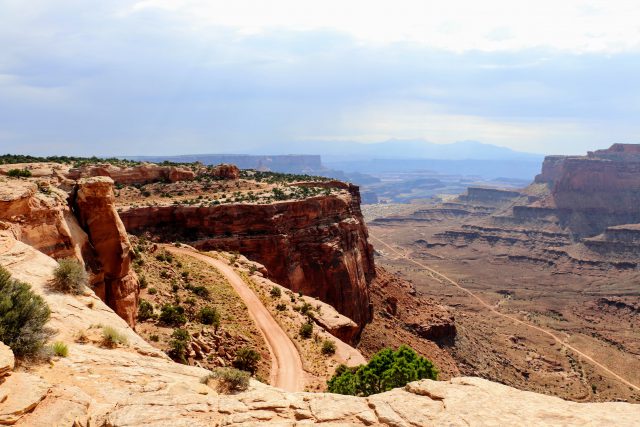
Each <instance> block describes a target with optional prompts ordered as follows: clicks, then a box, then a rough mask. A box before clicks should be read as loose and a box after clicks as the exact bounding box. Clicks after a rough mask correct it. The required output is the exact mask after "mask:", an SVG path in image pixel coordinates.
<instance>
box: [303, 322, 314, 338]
mask: <svg viewBox="0 0 640 427" xmlns="http://www.w3.org/2000/svg"><path fill="white" fill-rule="evenodd" d="M312 334H313V323H310V322H307V323H305V324H303V325H302V326H300V336H301V337H302V338H305V339H306V338H311V335H312Z"/></svg>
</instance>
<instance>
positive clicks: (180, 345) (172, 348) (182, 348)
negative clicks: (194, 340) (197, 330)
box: [167, 329, 191, 363]
mask: <svg viewBox="0 0 640 427" xmlns="http://www.w3.org/2000/svg"><path fill="white" fill-rule="evenodd" d="M189 341H191V336H190V335H189V332H188V331H187V330H186V329H175V330H174V331H173V333H172V334H171V341H169V351H168V352H167V353H168V354H169V356H170V357H171V358H172V359H173V360H175V361H178V362H180V363H187V358H186V355H187V348H188V346H189Z"/></svg>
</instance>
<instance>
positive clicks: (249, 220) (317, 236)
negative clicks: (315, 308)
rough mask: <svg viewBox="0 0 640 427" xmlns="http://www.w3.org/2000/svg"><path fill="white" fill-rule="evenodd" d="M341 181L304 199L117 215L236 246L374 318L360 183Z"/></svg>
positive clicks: (155, 230)
mask: <svg viewBox="0 0 640 427" xmlns="http://www.w3.org/2000/svg"><path fill="white" fill-rule="evenodd" d="M322 185H331V184H327V183H322ZM334 185H337V184H334ZM340 185H341V186H342V189H343V190H344V191H341V192H340V193H339V194H336V195H330V196H317V197H311V198H308V199H303V200H294V201H284V202H277V203H272V204H267V205H259V204H232V205H218V206H208V207H195V206H178V205H173V206H151V207H138V208H129V209H125V210H123V211H122V212H120V217H121V218H122V221H123V223H124V225H125V228H126V229H127V231H129V232H130V233H134V234H137V233H143V232H150V233H152V234H153V235H155V236H156V237H157V238H159V239H161V240H166V241H183V242H188V243H189V244H190V245H192V246H194V247H196V248H198V249H205V250H223V251H229V252H233V251H235V252H239V253H241V254H243V255H245V256H246V257H247V258H249V259H252V260H255V261H257V262H259V263H261V264H263V265H264V266H265V267H266V268H267V269H268V270H269V273H270V277H271V278H273V279H274V281H276V282H278V283H280V284H282V285H285V286H287V287H288V288H289V289H291V290H293V291H295V292H302V293H303V294H305V295H311V296H313V297H316V298H319V299H320V300H322V301H324V302H327V303H328V304H331V305H332V306H334V307H335V308H336V309H337V310H338V311H339V312H340V313H342V314H344V315H345V316H347V317H349V318H351V319H352V320H353V321H355V322H356V323H357V324H358V325H360V326H362V325H364V324H365V323H367V322H368V321H369V320H370V319H371V309H370V301H369V291H368V283H369V282H370V281H371V279H372V278H373V277H374V275H375V269H374V262H373V251H372V248H371V246H370V245H369V243H368V241H367V237H368V232H367V228H366V226H365V224H364V221H363V218H362V213H361V211H360V196H359V192H358V188H357V187H355V186H353V185H348V184H344V183H340Z"/></svg>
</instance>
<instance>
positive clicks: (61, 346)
mask: <svg viewBox="0 0 640 427" xmlns="http://www.w3.org/2000/svg"><path fill="white" fill-rule="evenodd" d="M51 349H52V350H53V354H55V355H56V356H59V357H67V356H68V355H69V347H67V345H66V344H65V343H63V342H62V341H56V342H54V343H53V345H52V346H51Z"/></svg>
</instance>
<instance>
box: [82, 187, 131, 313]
mask: <svg viewBox="0 0 640 427" xmlns="http://www.w3.org/2000/svg"><path fill="white" fill-rule="evenodd" d="M114 200H115V199H114V195H113V181H112V180H111V178H106V177H96V178H86V179H81V180H79V181H78V184H77V191H76V196H75V199H74V209H75V210H76V212H77V213H78V219H79V222H80V225H81V226H82V227H83V228H84V229H85V230H86V231H87V233H88V235H89V239H90V240H91V242H92V244H93V248H94V249H95V252H96V255H97V258H98V260H99V261H100V266H101V270H102V272H103V274H104V283H103V284H101V285H100V286H99V287H96V288H95V291H96V293H97V294H98V295H99V296H100V297H101V298H102V299H103V300H104V301H106V302H107V304H108V305H109V306H110V307H111V308H113V310H114V311H115V312H116V313H118V315H120V316H121V317H122V318H123V319H125V320H126V321H127V323H128V324H129V325H135V321H136V313H137V309H138V280H137V277H136V276H135V273H134V272H133V271H132V270H131V245H130V243H129V240H128V238H127V232H126V230H125V228H124V225H123V224H122V221H121V220H120V217H119V216H118V213H117V212H116V209H115V203H114Z"/></svg>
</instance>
